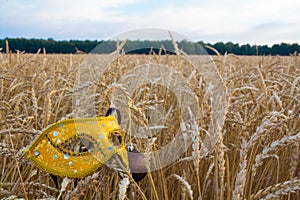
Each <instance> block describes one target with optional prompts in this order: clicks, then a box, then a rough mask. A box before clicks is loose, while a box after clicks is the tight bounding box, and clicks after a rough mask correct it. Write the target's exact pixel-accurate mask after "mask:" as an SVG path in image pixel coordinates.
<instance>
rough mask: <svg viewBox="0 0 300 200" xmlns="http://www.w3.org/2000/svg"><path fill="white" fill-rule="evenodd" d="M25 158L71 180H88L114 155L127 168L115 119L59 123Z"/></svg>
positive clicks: (76, 120) (120, 135) (122, 138)
mask: <svg viewBox="0 0 300 200" xmlns="http://www.w3.org/2000/svg"><path fill="white" fill-rule="evenodd" d="M78 144H80V145H78ZM25 154H26V156H27V157H28V158H29V159H30V160H31V161H32V162H33V163H34V164H35V165H37V166H38V167H39V168H41V169H42V170H44V171H46V172H48V173H51V174H54V175H57V176H63V177H71V178H80V177H83V176H86V175H87V174H89V173H91V172H93V171H95V170H96V169H97V168H99V167H100V166H101V165H103V164H105V162H106V161H108V160H109V159H110V158H111V157H112V156H113V155H115V154H117V155H119V156H120V158H121V160H122V162H123V164H125V166H126V167H127V166H128V158H127V151H126V149H125V146H124V134H123V133H122V132H121V131H120V126H119V124H118V122H117V120H116V119H115V117H114V116H108V117H99V118H78V119H67V120H62V121H59V122H57V123H55V124H52V125H50V126H49V127H47V128H46V129H45V130H44V131H43V132H42V133H41V135H40V136H38V137H37V138H36V140H35V141H34V142H33V143H32V144H31V145H30V146H29V147H28V148H27V149H26V150H25Z"/></svg>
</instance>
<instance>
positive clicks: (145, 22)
mask: <svg viewBox="0 0 300 200" xmlns="http://www.w3.org/2000/svg"><path fill="white" fill-rule="evenodd" d="M299 10H300V2H297V1H293V0H285V1H284V2H283V1H281V0H273V1H272V2H270V1H268V0H251V1H250V0H245V1H234V0H226V1H221V0H214V1H198V0H185V1H179V0H174V1H160V0H127V1H124V0H110V1H106V0H101V1H100V0H85V1H82V0H51V1H48V0H40V1H34V0H6V1H5V0H4V2H2V5H1V7H0V29H1V31H0V37H2V38H3V37H6V36H10V37H15V36H25V37H44V38H45V37H46V38H47V37H53V38H55V39H105V38H107V37H109V36H110V35H114V34H117V33H119V32H124V31H130V30H132V29H139V28H145V27H154V28H164V29H165V28H166V29H171V30H175V31H177V32H180V33H182V34H184V35H187V36H188V37H190V38H192V39H194V40H205V41H206V40H208V41H225V40H231V41H236V42H243V43H246V42H249V43H253V42H258V41H259V42H266V43H269V42H273V41H279V40H281V39H282V40H286V41H287V40H288V41H298V42H299V41H300V38H299V36H298V34H296V33H300V26H299V25H298V24H299V21H300V13H299ZM297 23H298V24H297ZM283 27H284V28H283Z"/></svg>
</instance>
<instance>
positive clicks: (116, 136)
mask: <svg viewBox="0 0 300 200" xmlns="http://www.w3.org/2000/svg"><path fill="white" fill-rule="evenodd" d="M110 141H111V143H112V144H113V145H114V146H120V145H121V144H122V142H123V138H122V136H121V134H120V133H119V132H117V131H114V132H112V133H111V134H110Z"/></svg>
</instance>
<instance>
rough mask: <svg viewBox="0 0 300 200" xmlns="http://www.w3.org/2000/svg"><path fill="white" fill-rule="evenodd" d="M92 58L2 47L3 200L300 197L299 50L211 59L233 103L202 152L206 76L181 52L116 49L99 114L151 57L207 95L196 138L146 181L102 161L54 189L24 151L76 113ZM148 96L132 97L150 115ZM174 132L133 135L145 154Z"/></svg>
mask: <svg viewBox="0 0 300 200" xmlns="http://www.w3.org/2000/svg"><path fill="white" fill-rule="evenodd" d="M85 57H86V55H84V54H81V55H50V54H49V55H48V54H43V53H37V54H22V53H20V52H18V53H16V54H11V53H6V54H5V53H1V54H0V159H1V163H0V170H1V172H0V188H1V189H0V198H3V199H57V198H61V199H172V200H173V199H204V200H205V199H219V200H222V199H291V200H292V199H295V200H296V199H300V161H299V160H300V148H299V145H300V143H299V142H300V57H299V56H297V55H291V56H287V57H279V56H273V57H272V56H253V57H247V56H243V57H242V56H235V55H218V56H213V57H212V58H213V60H214V62H215V64H216V67H217V68H216V69H217V70H218V74H219V75H220V76H221V77H222V80H223V84H224V85H223V86H224V87H225V88H226V94H227V97H226V99H227V110H226V116H225V123H224V126H223V127H221V134H220V137H219V138H218V140H217V142H216V143H215V145H214V146H213V149H212V150H211V151H210V152H207V154H206V155H205V156H202V157H200V156H197V152H198V151H199V148H200V147H199V146H201V144H199V141H200V142H201V141H202V139H203V137H204V136H205V131H207V130H208V126H209V124H210V121H211V116H212V109H213V108H212V107H211V103H210V98H209V92H208V90H209V89H208V88H209V87H208V86H207V85H206V83H205V82H204V81H200V80H202V79H201V72H197V73H194V74H193V73H192V70H191V69H190V68H189V66H188V65H185V64H182V63H183V62H180V60H179V59H180V57H178V56H168V55H164V56H159V55H155V56H147V55H140V56H133V55H130V56H129V55H120V56H118V57H117V59H116V60H115V62H114V63H112V64H111V67H110V68H109V71H108V72H107V73H104V74H103V76H102V77H100V78H99V82H98V86H97V87H98V88H97V94H99V95H100V96H101V97H102V98H101V99H102V101H101V102H99V101H97V102H99V103H97V104H96V107H95V109H96V110H97V113H98V114H99V115H104V114H105V110H107V109H108V107H109V102H110V98H111V97H110V94H109V93H108V94H104V93H103V92H104V91H106V89H107V88H109V87H110V86H111V85H113V84H114V83H115V82H116V81H117V80H118V79H119V78H120V77H121V76H122V74H124V73H126V71H128V70H129V69H131V68H133V67H135V66H136V65H141V64H143V63H147V62H150V61H151V62H154V63H159V64H164V65H168V66H171V67H174V68H176V69H179V70H182V73H183V74H184V76H185V77H189V80H190V83H189V84H190V86H191V88H192V89H193V91H194V92H195V93H196V95H197V97H198V99H199V102H198V104H199V108H200V110H201V115H200V119H199V120H198V121H197V123H198V125H199V127H201V129H199V133H197V137H198V139H195V140H194V141H193V145H190V147H189V148H188V150H187V151H186V152H185V153H184V154H183V155H182V156H181V157H180V158H178V160H177V161H176V162H174V163H172V164H170V165H168V166H166V167H164V168H162V169H159V170H156V171H152V172H149V173H148V175H147V176H146V177H145V178H144V179H143V180H142V181H141V182H138V183H133V182H132V180H131V181H130V182H128V180H127V179H125V178H124V179H121V178H120V177H119V176H118V173H117V172H116V171H114V170H112V169H110V168H108V167H105V166H103V167H101V168H100V169H99V170H98V171H97V173H95V174H91V175H90V176H87V177H85V178H82V179H80V180H78V184H75V180H73V179H70V180H69V179H63V178H60V179H59V188H56V187H55V183H54V182H53V180H52V179H51V177H50V176H49V174H47V173H45V172H43V171H41V170H39V169H38V168H36V167H35V166H34V165H33V164H31V163H30V162H29V161H28V160H27V159H26V157H24V154H23V151H22V149H23V148H25V147H26V146H27V145H29V144H30V143H31V142H32V140H33V139H34V138H35V137H36V136H37V135H38V134H39V133H40V131H41V130H42V129H44V128H45V127H47V126H48V125H50V124H52V123H55V122H56V121H58V120H60V119H63V118H70V117H72V112H73V109H74V108H73V106H72V94H73V92H74V82H75V79H76V74H77V73H78V66H80V64H81V63H82V62H83V60H84V59H85ZM193 59H197V57H195V58H193ZM179 63H181V64H180V66H179ZM150 89H151V88H150ZM137 93H138V92H137ZM103 96H105V97H103ZM158 97H159V99H158V100H160V99H161V100H163V101H164V102H165V104H176V102H174V100H169V99H167V96H166V95H165V96H164V95H158ZM164 98H165V99H164ZM96 100H97V97H96ZM144 100H145V99H143V97H142V96H141V95H140V94H136V98H135V99H134V104H135V105H136V107H138V108H141V109H138V111H139V112H142V114H143V112H144V111H145V109H144V108H145V106H144V105H145V103H144V104H143V102H142V101H144ZM148 103H149V102H148ZM151 103H152V104H156V103H157V102H150V103H149V104H151ZM133 113H134V112H133ZM137 114H138V112H137ZM177 115H178V112H177V111H176V109H175V111H173V112H172V113H171V115H170V119H169V121H168V122H166V123H169V124H175V125H174V126H175V128H176V126H177V125H178V124H177V121H178V120H177V117H178V116H177ZM176 124H177V125H176ZM173 136H174V131H173V130H172V128H170V129H168V130H167V131H166V132H164V134H163V135H159V136H158V137H157V138H156V140H155V141H153V143H152V144H151V145H150V147H149V140H145V139H143V140H142V139H141V140H139V139H138V138H135V140H134V142H135V143H136V144H137V146H138V149H139V150H140V151H142V152H146V151H149V149H151V148H160V147H162V146H164V145H165V144H167V143H168V142H169V141H170V140H171V139H172V137H173ZM126 141H127V142H128V138H126Z"/></svg>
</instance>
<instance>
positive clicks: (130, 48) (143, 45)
mask: <svg viewBox="0 0 300 200" xmlns="http://www.w3.org/2000/svg"><path fill="white" fill-rule="evenodd" d="M177 45H178V49H181V50H183V51H184V52H185V53H187V54H189V55H191V54H196V55H199V54H200V55H201V54H206V53H208V54H210V55H215V54H216V52H215V51H214V50H213V49H215V50H217V51H218V52H219V53H221V54H225V53H233V54H236V55H282V56H286V55H290V54H295V53H296V54H297V53H299V52H300V45H299V44H297V43H294V44H288V43H280V44H274V45H272V46H268V45H250V44H243V45H240V44H238V43H233V42H226V43H224V42H217V43H214V44H210V43H204V42H203V41H200V42H190V41H186V40H182V41H179V42H177ZM7 46H9V50H10V51H11V52H16V51H24V52H26V53H36V52H37V51H38V50H39V49H45V51H46V52H47V53H58V54H73V53H78V52H84V53H111V52H113V51H115V50H116V46H117V41H112V40H108V41H103V40H102V41H98V40H68V41H67V40H64V41H57V40H54V39H52V38H49V39H26V38H5V39H0V50H1V51H2V52H4V51H6V48H7ZM207 46H210V47H212V48H213V49H211V48H208V47H207ZM123 50H124V51H125V53H134V54H147V53H149V51H154V52H155V53H162V54H166V53H167V54H172V53H174V52H175V51H176V50H175V49H174V45H173V43H172V41H170V40H163V41H149V40H143V41H140V40H134V41H127V42H126V44H125V46H124V47H123Z"/></svg>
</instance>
